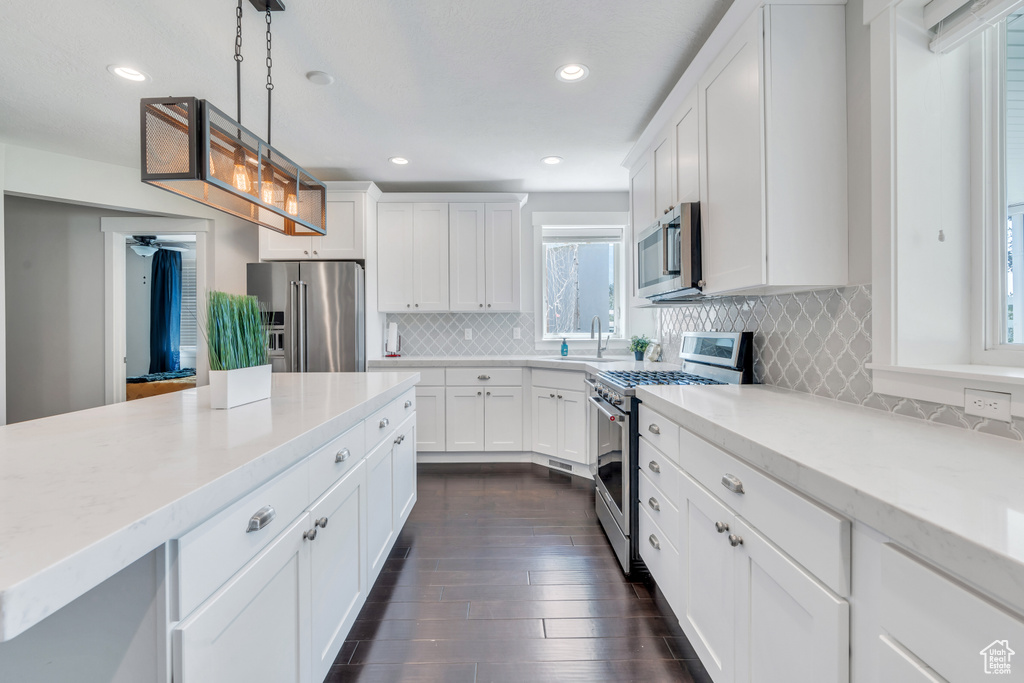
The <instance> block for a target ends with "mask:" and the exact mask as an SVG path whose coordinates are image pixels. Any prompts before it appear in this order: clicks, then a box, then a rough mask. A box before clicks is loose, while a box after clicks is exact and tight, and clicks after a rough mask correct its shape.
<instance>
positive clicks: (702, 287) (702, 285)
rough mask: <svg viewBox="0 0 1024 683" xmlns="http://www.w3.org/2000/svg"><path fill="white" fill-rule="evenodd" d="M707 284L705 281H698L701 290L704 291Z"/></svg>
mask: <svg viewBox="0 0 1024 683" xmlns="http://www.w3.org/2000/svg"><path fill="white" fill-rule="evenodd" d="M705 284H706V283H705V282H704V281H703V280H697V286H698V287H700V288H701V289H704V286H705Z"/></svg>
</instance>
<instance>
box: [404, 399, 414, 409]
mask: <svg viewBox="0 0 1024 683" xmlns="http://www.w3.org/2000/svg"><path fill="white" fill-rule="evenodd" d="M405 407H406V408H412V401H411V400H409V401H406V402H405Z"/></svg>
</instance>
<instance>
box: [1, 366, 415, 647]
mask: <svg viewBox="0 0 1024 683" xmlns="http://www.w3.org/2000/svg"><path fill="white" fill-rule="evenodd" d="M417 381H419V374H418V373H416V372H373V373H350V374H341V373H335V374H328V373H323V374H320V373H309V374H301V375H298V374H296V375H290V374H275V375H274V376H273V389H272V398H270V399H269V400H265V401H258V402H256V403H250V404H248V405H244V406H238V407H236V408H232V409H231V410H213V409H211V408H210V407H209V397H208V388H207V387H200V388H198V389H190V390H187V391H182V392H178V393H173V394H164V395H162V396H155V397H152V398H146V399H142V400H138V401H130V402H127V403H119V404H115V405H110V406H104V407H100V408H93V409H91V410H83V411H79V412H74V413H67V414H64V415H57V416H54V417H49V418H44V419H40V420H32V421H30V422H22V423H18V424H13V425H8V426H5V427H0V641H4V640H9V639H10V638H13V637H14V636H16V635H17V634H19V633H21V632H22V631H24V630H25V629H27V628H29V627H30V626H32V625H34V624H36V623H37V622H39V621H40V620H42V619H43V618H44V617H46V616H47V615H49V614H51V613H52V612H54V611H56V610H57V609H59V608H60V607H62V606H64V605H66V604H68V603H69V602H71V601H72V600H74V599H75V598H77V597H78V596H80V595H82V594H84V593H85V592H86V591H88V590H89V589H91V588H92V587H94V586H96V585H98V584H99V583H101V582H102V581H104V580H106V579H107V578H109V577H111V576H113V575H114V574H116V573H117V572H118V571H120V570H121V569H123V568H124V567H126V566H127V565H129V564H131V563H132V562H134V561H135V560H138V559H139V558H141V557H143V556H145V555H146V554H147V553H149V552H150V551H152V550H153V549H154V548H157V547H159V546H160V545H162V544H163V543H165V542H166V541H168V540H170V539H173V538H177V537H179V536H180V535H181V534H183V533H184V532H186V531H188V530H189V529H191V528H192V527H194V526H196V525H197V524H199V523H200V522H202V521H204V520H205V519H207V518H209V517H210V516H211V515H213V514H214V513H216V512H217V511H218V510H220V509H222V508H224V507H225V506H226V505H228V504H229V503H231V502H232V501H234V500H236V499H238V498H240V497H241V496H243V495H245V494H246V493H248V492H249V491H252V490H253V489H255V488H256V487H257V486H259V485H260V484H262V483H263V482H265V481H268V480H269V479H271V478H272V477H274V476H275V475H277V474H278V473H280V472H282V471H284V470H285V469H287V468H288V467H289V466H291V465H292V464H294V463H296V462H298V461H299V460H301V459H302V458H303V457H305V456H307V455H309V454H310V453H312V452H313V451H314V450H315V449H316V448H318V447H320V446H322V445H323V444H325V443H326V442H327V441H329V440H330V439H331V438H333V437H335V436H337V435H338V434H340V433H341V432H343V431H344V430H345V429H347V428H349V427H351V426H352V425H355V424H356V423H358V422H360V421H361V420H363V419H364V418H365V417H366V416H367V415H369V414H370V413H372V412H373V411H375V410H378V409H379V408H381V407H383V406H384V405H386V404H387V403H388V402H389V401H391V400H393V399H395V398H397V397H398V396H399V395H400V394H401V393H402V392H404V391H406V390H407V389H409V388H411V387H413V386H414V385H415V384H416V382H417Z"/></svg>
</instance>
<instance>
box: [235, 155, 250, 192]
mask: <svg viewBox="0 0 1024 683" xmlns="http://www.w3.org/2000/svg"><path fill="white" fill-rule="evenodd" d="M231 184H232V185H234V186H235V187H237V188H238V189H239V190H241V191H242V192H252V180H250V179H249V169H248V168H247V167H246V163H245V150H244V149H242V148H241V147H239V148H238V149H236V150H235V172H234V174H233V175H232V178H231Z"/></svg>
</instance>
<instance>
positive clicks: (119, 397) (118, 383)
mask: <svg viewBox="0 0 1024 683" xmlns="http://www.w3.org/2000/svg"><path fill="white" fill-rule="evenodd" d="M211 222H212V221H210V220H207V219H202V218H120V217H118V218H100V232H101V233H102V234H103V272H104V276H103V295H104V301H103V331H104V333H103V378H104V379H103V390H104V400H105V402H106V403H107V404H111V403H120V402H122V401H124V400H125V398H126V396H125V393H126V389H125V378H126V376H127V368H126V367H125V358H126V356H127V328H128V323H127V319H126V317H127V316H126V311H125V249H126V248H127V240H126V237H127V236H128V235H133V234H139V233H143V234H147V235H155V234H157V233H160V234H175V233H189V234H192V233H194V234H195V236H196V296H197V297H198V296H200V292H203V293H205V292H206V290H207V287H208V285H207V263H209V258H208V253H207V248H208V246H209V245H208V237H209V236H208V234H207V233H209V232H210V230H211V227H212V226H211V225H210V224H211ZM197 304H198V302H197ZM198 308H199V306H198V305H197V309H198ZM200 335H201V333H200ZM209 370H210V364H209V360H208V358H207V350H206V344H202V343H198V339H197V344H196V385H197V386H202V385H205V384H206V383H207V382H208V381H209Z"/></svg>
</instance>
